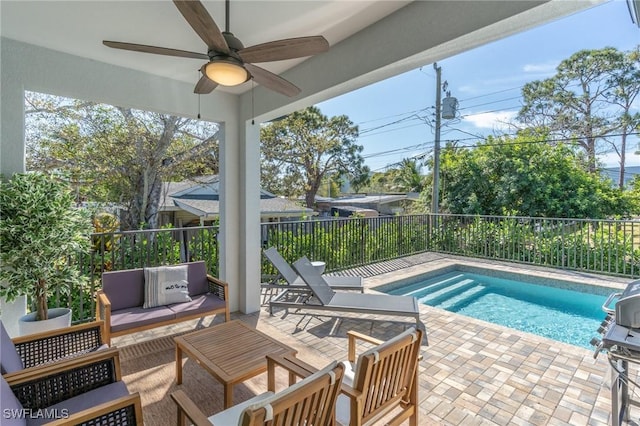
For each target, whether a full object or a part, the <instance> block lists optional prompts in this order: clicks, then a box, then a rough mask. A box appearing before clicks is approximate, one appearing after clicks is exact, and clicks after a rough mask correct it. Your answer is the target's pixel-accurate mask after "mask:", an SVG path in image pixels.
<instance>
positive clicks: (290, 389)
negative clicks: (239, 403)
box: [223, 361, 338, 426]
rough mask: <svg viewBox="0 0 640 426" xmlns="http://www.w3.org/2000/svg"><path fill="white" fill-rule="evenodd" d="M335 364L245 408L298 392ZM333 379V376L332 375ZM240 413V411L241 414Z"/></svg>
mask: <svg viewBox="0 0 640 426" xmlns="http://www.w3.org/2000/svg"><path fill="white" fill-rule="evenodd" d="M336 365H338V363H337V362H336V361H333V362H331V363H330V364H329V365H327V366H326V367H324V368H323V369H322V370H319V371H316V372H315V373H313V374H312V375H310V376H308V377H307V378H305V379H303V380H300V381H299V382H298V383H296V384H294V385H292V386H289V387H288V388H286V389H285V390H283V391H281V392H278V393H276V394H273V395H271V396H270V397H268V398H264V399H263V400H261V401H259V402H256V403H254V404H250V405H249V406H246V408H247V409H249V410H257V409H258V408H261V407H267V406H270V405H271V403H272V402H273V401H274V400H277V399H280V398H284V397H286V396H287V395H291V394H292V393H296V392H298V390H299V389H300V388H301V387H303V386H304V385H305V384H306V383H308V382H311V381H314V380H315V379H316V378H318V377H320V376H324V375H325V374H328V373H331V370H333V369H334V368H336ZM334 379H335V377H334ZM267 410H269V408H267ZM241 414H242V413H240V415H241ZM241 418H242V417H238V420H237V421H236V423H235V424H237V425H238V426H242V425H241V423H240V419H241ZM267 420H271V419H270V418H269V416H267ZM223 424H225V425H226V424H228V425H231V424H234V423H223Z"/></svg>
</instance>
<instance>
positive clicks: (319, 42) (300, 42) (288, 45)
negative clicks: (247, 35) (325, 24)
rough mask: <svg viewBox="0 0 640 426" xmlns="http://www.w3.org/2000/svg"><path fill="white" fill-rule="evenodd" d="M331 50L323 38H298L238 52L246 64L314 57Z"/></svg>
mask: <svg viewBox="0 0 640 426" xmlns="http://www.w3.org/2000/svg"><path fill="white" fill-rule="evenodd" d="M327 50H329V42H327V40H326V39H325V38H324V37H322V36H311V37H296V38H287V39H283V40H276V41H270V42H267V43H262V44H256V45H255V46H250V47H247V48H246V49H242V50H239V51H238V54H239V55H240V57H241V58H242V60H243V61H245V62H271V61H282V60H285V59H294V58H302V57H305V56H312V55H316V54H318V53H322V52H326V51H327Z"/></svg>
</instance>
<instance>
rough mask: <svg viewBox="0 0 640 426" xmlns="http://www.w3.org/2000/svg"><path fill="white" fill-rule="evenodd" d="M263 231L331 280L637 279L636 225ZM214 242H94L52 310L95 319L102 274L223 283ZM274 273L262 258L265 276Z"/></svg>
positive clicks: (495, 222) (412, 224)
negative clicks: (478, 275)
mask: <svg viewBox="0 0 640 426" xmlns="http://www.w3.org/2000/svg"><path fill="white" fill-rule="evenodd" d="M261 233H262V235H261V237H262V245H263V247H264V248H267V247H271V246H274V247H276V248H277V249H278V250H279V251H280V253H281V254H282V255H283V256H284V257H285V259H287V260H288V261H290V262H293V261H294V260H296V259H298V258H299V257H301V256H303V255H304V256H307V257H309V258H310V259H311V260H322V261H324V262H325V263H326V271H327V272H331V271H338V270H342V269H348V268H353V267H356V266H362V265H366V264H371V263H375V262H380V261H384V260H390V259H395V258H399V257H403V256H408V255H411V254H416V253H422V252H427V251H432V252H439V253H446V254H455V255H461V256H467V257H475V258H485V259H494V260H507V261H511V262H520V263H526V264H536V265H542V266H550V267H555V268H564V269H571V270H579V271H588V272H594V273H602V274H610V275H617V276H623V277H629V278H637V277H640V220H590V219H553V218H531V217H513V216H475V215H446V214H439V215H404V216H388V217H376V218H328V219H315V220H308V221H296V222H281V223H263V224H262V229H261ZM217 236H218V227H216V226H205V227H193V228H177V229H156V230H144V231H128V232H111V233H101V234H94V235H93V237H92V239H93V251H92V253H91V255H90V256H89V257H87V258H82V259H80V260H79V261H78V263H79V265H78V267H79V268H80V269H81V271H82V272H83V273H84V274H85V275H86V276H87V277H88V280H87V285H86V286H85V287H83V288H80V289H71V292H70V294H69V295H68V296H67V295H58V297H57V298H56V300H55V301H52V303H53V304H56V305H58V306H71V307H72V308H74V320H75V321H82V320H86V319H89V318H91V317H93V316H94V313H95V312H94V311H95V306H94V297H93V295H94V294H95V291H96V289H98V288H99V287H100V285H101V284H100V278H101V275H102V272H104V271H111V270H120V269H129V268H140V267H144V266H154V265H160V264H172V263H180V262H184V261H193V260H204V261H206V263H207V266H208V268H209V272H210V273H211V274H213V275H216V276H217V275H218V260H219V258H218V253H219V248H218V243H217ZM274 273H275V271H274V270H273V267H272V265H271V264H270V263H269V262H268V261H267V260H266V259H263V263H262V274H263V275H273V274H274Z"/></svg>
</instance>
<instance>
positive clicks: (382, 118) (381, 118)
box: [356, 106, 434, 125]
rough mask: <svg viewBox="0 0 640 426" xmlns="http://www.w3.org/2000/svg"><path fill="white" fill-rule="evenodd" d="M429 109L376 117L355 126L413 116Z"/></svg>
mask: <svg viewBox="0 0 640 426" xmlns="http://www.w3.org/2000/svg"><path fill="white" fill-rule="evenodd" d="M430 108H434V107H433V106H430V107H426V108H422V109H416V110H413V111H407V112H401V113H399V114H393V115H387V116H384V117H378V118H374V119H371V120H366V121H360V122H358V123H356V124H357V125H360V124H365V123H372V122H374V121H380V120H385V119H387V118H395V117H400V116H403V115H407V114H415V113H416V112H422V111H426V110H428V109H430Z"/></svg>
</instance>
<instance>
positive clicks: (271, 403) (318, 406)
mask: <svg viewBox="0 0 640 426" xmlns="http://www.w3.org/2000/svg"><path fill="white" fill-rule="evenodd" d="M270 366H271V367H270V368H269V370H268V374H269V388H270V389H273V386H274V383H275V381H274V377H273V372H274V370H275V369H274V368H273V358H270ZM344 370H345V366H344V365H343V364H338V363H337V362H335V361H334V362H332V363H331V364H329V365H328V366H326V367H325V368H323V369H322V370H320V371H317V372H315V373H313V374H311V375H308V376H307V377H306V378H305V379H303V380H301V381H299V382H298V383H295V384H293V385H291V386H289V387H288V388H286V389H285V390H283V391H281V392H278V393H274V392H273V391H271V390H270V391H268V392H265V393H262V394H260V395H257V396H255V397H253V398H251V399H249V400H247V401H245V402H242V403H240V404H237V405H234V406H233V407H231V408H228V409H226V410H224V411H221V412H220V413H217V414H214V415H213V416H211V417H207V416H206V415H205V414H203V413H202V411H201V410H200V409H199V408H198V407H197V406H196V405H195V403H194V402H193V401H192V400H191V399H189V397H188V396H187V395H186V394H185V393H184V391H182V390H178V391H176V392H174V393H172V394H171V398H173V400H174V401H175V402H176V404H178V425H180V426H184V424H185V418H188V419H189V421H191V422H192V423H193V424H194V425H196V426H210V425H214V426H229V425H242V426H257V425H265V426H271V425H292V426H294V425H306V426H328V425H333V424H334V422H335V419H334V417H335V407H336V399H337V396H338V394H339V393H340V384H341V382H342V377H343V374H344ZM289 374H290V380H293V379H292V377H291V375H292V374H293V375H295V374H296V372H295V371H292V370H290V371H289Z"/></svg>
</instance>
